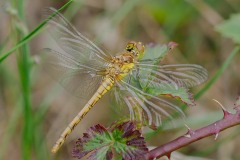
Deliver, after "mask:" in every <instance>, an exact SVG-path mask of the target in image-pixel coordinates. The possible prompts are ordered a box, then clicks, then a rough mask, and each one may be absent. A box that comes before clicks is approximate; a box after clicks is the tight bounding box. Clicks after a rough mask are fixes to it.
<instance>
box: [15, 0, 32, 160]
mask: <svg viewBox="0 0 240 160" xmlns="http://www.w3.org/2000/svg"><path fill="white" fill-rule="evenodd" d="M15 3H16V4H17V6H18V15H19V19H20V21H22V22H24V0H18V1H17V2H15ZM24 36H25V35H24V31H23V30H21V29H19V30H18V31H17V37H18V38H19V39H22V37H24ZM29 59H30V53H29V46H28V45H27V44H24V45H23V46H22V47H21V48H20V49H19V55H18V67H19V68H18V69H19V73H20V80H21V89H22V96H23V115H24V124H23V125H24V127H23V133H22V134H23V135H22V159H24V160H30V159H31V148H32V136H33V135H32V129H33V128H32V110H31V89H30V88H31V86H30V70H31V69H30V65H29V62H30V61H29Z"/></svg>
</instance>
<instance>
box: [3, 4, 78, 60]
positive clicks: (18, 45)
mask: <svg viewBox="0 0 240 160" xmlns="http://www.w3.org/2000/svg"><path fill="white" fill-rule="evenodd" d="M73 1H74V0H69V1H68V2H67V3H66V4H65V5H63V6H62V7H61V8H60V9H59V10H58V11H59V12H60V11H61V10H63V9H65V8H66V7H68V6H69V5H70V4H71V3H72V2H73ZM47 22H48V19H46V20H44V21H43V22H42V23H41V24H39V25H38V26H37V27H36V28H35V29H34V30H33V31H31V32H30V33H29V34H28V35H26V36H25V37H24V38H22V40H20V41H19V43H18V44H17V45H15V46H14V47H13V48H11V49H10V50H9V51H7V52H5V53H3V54H1V55H0V63H1V62H2V61H3V60H4V59H6V58H7V57H8V56H9V55H10V54H11V53H13V52H14V51H16V50H17V49H18V48H19V47H21V46H23V45H24V44H26V43H27V42H28V41H30V40H31V39H32V38H33V37H35V36H36V35H37V34H38V33H39V31H40V30H41V28H42V27H43V26H45V24H46V23H47Z"/></svg>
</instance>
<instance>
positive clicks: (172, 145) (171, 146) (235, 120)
mask: <svg viewBox="0 0 240 160" xmlns="http://www.w3.org/2000/svg"><path fill="white" fill-rule="evenodd" d="M223 113H224V117H223V119H221V120H219V121H217V122H215V123H213V124H210V125H208V126H206V127H203V128H200V129H197V130H191V129H189V130H188V132H187V133H186V134H185V135H183V136H181V137H178V138H177V139H175V140H173V141H171V142H168V143H166V144H164V145H161V146H159V147H157V148H155V149H153V150H151V151H149V152H148V154H146V155H145V159H154V158H159V157H162V156H168V157H169V156H170V155H171V153H172V152H173V151H175V150H177V149H179V148H182V147H184V146H187V145H189V144H191V143H193V142H195V141H198V140H200V139H202V138H205V137H209V136H211V135H215V139H216V138H217V137H218V134H219V133H220V132H221V131H223V130H225V129H227V128H230V127H233V126H236V125H239V124H240V105H239V106H237V107H236V113H235V114H231V113H229V112H227V111H225V110H224V111H223Z"/></svg>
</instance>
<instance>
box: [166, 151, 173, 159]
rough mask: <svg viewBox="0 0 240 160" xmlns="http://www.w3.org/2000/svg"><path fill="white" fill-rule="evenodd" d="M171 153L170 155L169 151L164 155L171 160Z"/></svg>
mask: <svg viewBox="0 0 240 160" xmlns="http://www.w3.org/2000/svg"><path fill="white" fill-rule="evenodd" d="M171 155H172V152H170V153H168V154H167V155H166V156H167V157H168V159H169V160H171Z"/></svg>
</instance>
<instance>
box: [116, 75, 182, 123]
mask: <svg viewBox="0 0 240 160" xmlns="http://www.w3.org/2000/svg"><path fill="white" fill-rule="evenodd" d="M116 85H117V87H118V91H117V90H116V91H115V92H118V93H114V94H115V95H116V96H117V97H116V100H118V101H119V102H120V103H125V105H126V106H128V110H129V113H130V119H135V118H136V114H141V113H136V109H134V108H136V106H137V107H141V108H142V111H143V112H142V115H143V121H147V122H148V124H149V125H153V126H160V125H162V119H163V118H168V119H173V117H172V113H173V112H177V113H179V114H180V115H182V116H184V113H183V112H182V110H181V109H180V108H179V107H178V106H177V105H175V104H174V103H172V102H171V101H169V100H166V99H165V98H163V97H157V96H153V95H151V94H148V93H145V92H143V91H142V90H140V89H138V88H137V87H135V86H133V85H131V84H129V83H128V82H126V81H124V80H121V82H117V84H116ZM138 111H139V110H138Z"/></svg>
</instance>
